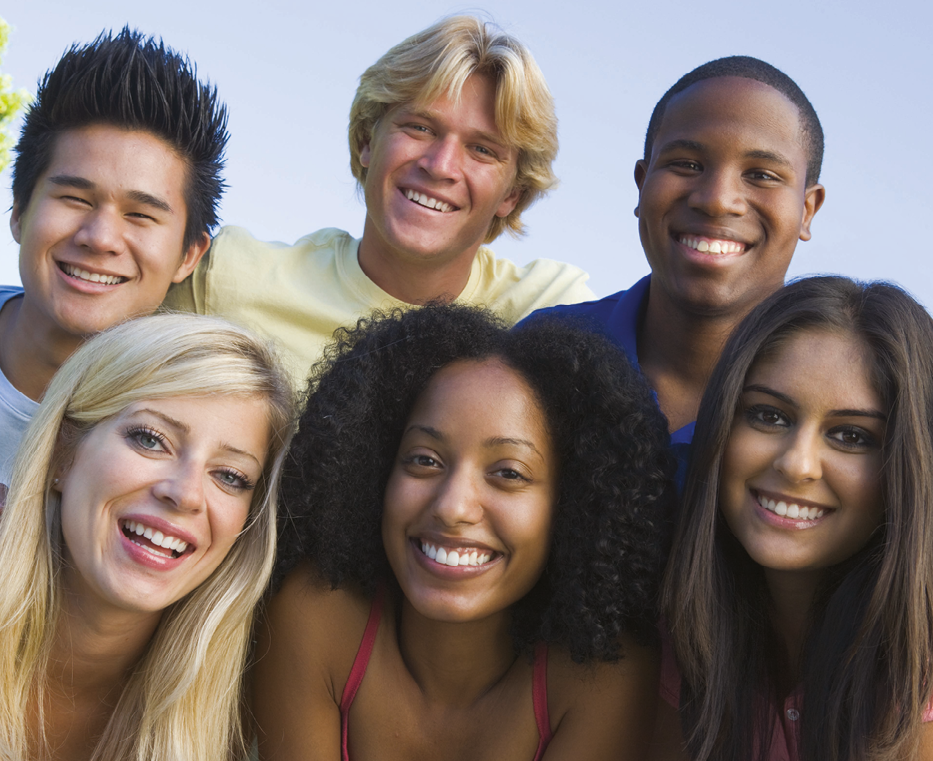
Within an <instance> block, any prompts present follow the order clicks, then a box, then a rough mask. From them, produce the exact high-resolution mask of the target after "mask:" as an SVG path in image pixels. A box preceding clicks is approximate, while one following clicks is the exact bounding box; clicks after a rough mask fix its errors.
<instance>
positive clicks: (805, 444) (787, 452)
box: [774, 430, 823, 483]
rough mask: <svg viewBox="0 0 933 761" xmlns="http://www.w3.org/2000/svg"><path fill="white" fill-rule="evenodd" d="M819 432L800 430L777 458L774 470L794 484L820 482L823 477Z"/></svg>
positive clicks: (789, 440)
mask: <svg viewBox="0 0 933 761" xmlns="http://www.w3.org/2000/svg"><path fill="white" fill-rule="evenodd" d="M821 449H822V448H821V442H820V436H819V434H818V432H815V431H807V430H799V431H797V433H796V434H795V435H793V436H790V437H788V440H787V446H786V447H785V448H784V449H783V450H782V451H781V452H780V453H779V454H778V455H777V457H775V460H774V469H775V470H776V471H777V472H778V473H780V474H781V475H782V476H784V478H786V479H787V480H788V481H790V482H792V483H802V482H805V481H818V480H819V479H821V478H822V477H823V468H822V462H821V459H820V452H821Z"/></svg>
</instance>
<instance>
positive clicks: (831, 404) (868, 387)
mask: <svg viewBox="0 0 933 761" xmlns="http://www.w3.org/2000/svg"><path fill="white" fill-rule="evenodd" d="M746 384H747V385H752V384H754V385H758V384H760V385H764V386H768V387H769V388H772V389H774V390H776V391H781V392H784V393H786V394H788V395H789V396H791V397H792V398H794V399H795V400H797V401H799V402H802V403H804V402H805V403H808V404H811V405H816V406H819V407H821V408H825V409H875V410H878V411H881V412H883V411H884V406H883V401H882V399H881V395H880V393H879V390H878V387H877V383H876V375H875V372H874V363H873V357H872V352H871V349H870V348H869V346H868V345H867V344H866V343H865V341H864V340H862V339H861V338H859V337H858V336H855V335H853V334H851V333H841V332H838V331H832V330H826V329H812V330H805V331H802V332H799V333H796V334H794V335H792V336H790V337H788V338H787V339H786V340H785V341H782V342H781V343H780V344H778V345H777V346H775V347H774V349H773V350H772V351H769V352H767V353H766V354H765V355H763V356H760V357H759V359H757V360H756V361H755V363H754V364H753V365H752V367H751V369H750V370H749V372H748V377H747V378H746Z"/></svg>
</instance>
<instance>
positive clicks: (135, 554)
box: [56, 396, 269, 613]
mask: <svg viewBox="0 0 933 761" xmlns="http://www.w3.org/2000/svg"><path fill="white" fill-rule="evenodd" d="M268 447H269V418H268V404H267V402H266V401H265V400H264V399H258V398H241V397H233V396H209V397H179V398H171V399H158V400H153V401H144V402H139V403H136V404H133V405H130V406H129V407H128V408H127V409H126V410H124V411H123V412H122V413H120V414H119V415H116V416H114V417H112V418H108V419H106V420H104V421H102V422H101V423H99V424H97V425H96V426H95V427H94V428H93V429H92V430H91V431H90V432H88V433H87V434H86V435H85V436H84V437H83V438H82V439H81V441H80V442H79V444H78V445H77V448H76V451H75V454H74V457H73V458H72V461H71V463H70V464H68V465H67V470H65V471H64V472H63V473H62V475H61V476H60V478H59V483H58V485H57V486H56V488H58V489H60V491H61V522H62V533H63V535H64V539H65V571H64V585H65V588H66V589H69V590H71V591H72V592H75V593H76V594H77V595H79V596H80V598H81V599H82V601H83V602H84V603H85V604H86V605H88V606H100V607H103V608H110V609H119V610H123V611H136V612H146V613H156V612H158V611H161V610H163V609H164V608H166V607H167V606H169V605H170V604H172V603H173V602H176V601H177V600H180V599H181V598H182V597H184V596H185V595H187V594H188V593H189V592H191V591H192V590H194V589H195V588H196V587H197V586H198V585H200V584H201V583H202V582H203V581H204V580H205V579H207V578H208V576H210V574H211V573H213V571H214V570H215V569H216V568H217V566H218V565H220V563H221V561H222V560H223V559H224V558H225V557H226V556H227V553H228V552H229V551H230V548H231V547H232V546H233V543H234V541H235V540H236V538H237V536H238V535H239V533H240V532H241V531H242V530H243V526H244V524H245V522H246V518H247V515H248V513H249V507H250V503H251V501H252V497H253V489H254V486H255V484H256V483H257V481H258V479H259V478H260V476H261V475H262V471H263V465H264V462H265V459H266V453H267V451H268Z"/></svg>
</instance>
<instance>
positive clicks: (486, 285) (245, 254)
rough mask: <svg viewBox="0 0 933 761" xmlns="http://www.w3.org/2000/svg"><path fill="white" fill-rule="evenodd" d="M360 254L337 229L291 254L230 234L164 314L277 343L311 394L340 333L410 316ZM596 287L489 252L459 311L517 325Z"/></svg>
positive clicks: (575, 274) (551, 265) (574, 272)
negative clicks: (318, 365) (481, 310)
mask: <svg viewBox="0 0 933 761" xmlns="http://www.w3.org/2000/svg"><path fill="white" fill-rule="evenodd" d="M359 245H360V242H359V241H358V240H356V239H355V238H353V237H352V236H351V235H350V234H349V233H345V232H344V231H342V230H336V229H333V228H327V229H324V230H318V231H317V232H315V233H311V234H310V235H306V236H304V237H303V238H300V239H299V240H298V241H297V242H296V243H295V245H293V246H289V245H286V244H284V243H267V242H264V241H259V240H256V239H255V238H254V237H253V236H252V235H251V234H250V233H249V232H248V231H247V230H244V229H243V228H241V227H224V228H223V229H222V230H221V231H220V232H219V233H218V235H217V237H216V238H214V240H213V242H212V243H211V248H210V251H208V253H207V255H206V256H205V257H204V259H203V260H202V261H201V263H200V264H199V265H198V268H197V269H196V270H195V272H194V274H193V275H192V276H191V277H189V278H188V279H187V280H185V281H184V282H182V283H180V284H178V285H174V286H172V288H171V290H170V291H169V293H168V296H167V298H166V299H165V303H164V304H163V306H164V307H165V308H167V309H177V310H181V311H186V312H197V313H198V314H214V315H218V316H220V317H225V318H227V319H228V320H231V321H232V322H236V323H239V324H240V325H243V326H245V327H248V328H251V329H253V330H255V331H257V332H259V333H263V334H265V335H268V336H271V337H272V338H274V339H275V340H276V342H277V343H278V345H279V348H280V350H281V351H282V355H283V358H284V360H285V362H286V364H287V365H288V369H289V371H290V373H291V374H292V378H293V381H294V383H295V386H296V388H298V389H303V388H304V386H305V382H306V379H307V376H308V371H309V370H310V368H311V366H312V365H313V364H314V363H315V362H317V361H318V360H319V359H320V357H321V354H322V353H323V349H324V346H325V345H326V344H327V343H328V342H329V341H330V340H331V336H332V335H333V333H334V331H335V330H336V329H337V328H339V327H344V326H350V325H354V324H355V323H356V321H357V319H359V318H360V317H363V316H368V315H369V314H370V313H371V312H372V311H373V309H392V308H395V307H408V306H410V305H409V304H406V303H404V302H402V301H399V300H398V299H396V298H393V297H392V296H390V295H389V294H388V293H386V292H385V291H383V290H382V289H381V288H380V287H379V286H378V285H376V284H375V283H374V282H373V281H372V280H370V279H369V278H368V277H367V276H366V274H365V273H364V272H363V270H362V269H361V268H360V265H359V261H358V260H357V251H358V250H359ZM588 277H589V276H588V275H587V274H586V273H585V272H583V270H581V269H579V268H578V267H574V266H572V265H570V264H563V263H561V262H555V261H551V260H549V259H538V260H537V261H534V262H532V263H531V264H529V265H528V266H527V267H518V266H517V265H515V264H513V263H512V262H510V261H508V260H506V259H496V257H495V256H494V255H493V253H492V251H490V250H489V249H488V248H486V247H485V246H483V247H481V248H480V249H479V251H478V252H477V254H476V258H475V259H474V260H473V268H472V270H471V272H470V279H469V281H468V282H467V284H466V287H465V288H464V289H463V292H462V293H461V294H460V295H459V296H458V297H457V301H458V302H461V303H465V304H477V305H484V306H488V307H489V308H490V309H492V310H493V311H494V312H496V314H498V315H499V316H500V317H502V318H503V319H504V320H505V321H506V322H508V323H509V324H514V323H516V322H518V321H519V320H520V319H522V318H523V317H526V316H527V315H529V314H530V313H531V312H533V311H534V310H536V309H541V308H542V307H548V306H554V305H555V304H575V303H577V302H580V301H589V300H591V299H593V298H594V296H593V293H592V292H591V291H590V289H589V288H588V287H587V285H586V280H587V279H588Z"/></svg>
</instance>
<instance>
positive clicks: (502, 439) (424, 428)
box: [405, 423, 544, 457]
mask: <svg viewBox="0 0 933 761" xmlns="http://www.w3.org/2000/svg"><path fill="white" fill-rule="evenodd" d="M410 431H421V432H422V433H426V434H427V435H428V436H430V437H431V438H432V439H436V440H437V441H447V437H446V436H445V435H444V434H443V433H441V432H440V431H438V430H437V429H436V428H432V427H431V426H429V425H420V424H418V423H415V424H414V425H410V426H408V428H407V429H406V430H405V434H406V435H407V434H408V433H409V432H410ZM503 444H512V445H513V446H519V447H526V448H528V449H530V450H531V451H533V452H534V453H535V454H537V455H538V456H539V457H544V455H542V454H541V452H540V451H539V450H538V448H537V447H536V446H535V445H534V443H533V442H531V441H528V439H517V438H513V437H511V436H491V437H490V438H488V439H486V440H485V441H484V442H483V446H484V447H486V448H487V449H491V448H492V447H497V446H502V445H503Z"/></svg>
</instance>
